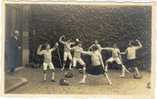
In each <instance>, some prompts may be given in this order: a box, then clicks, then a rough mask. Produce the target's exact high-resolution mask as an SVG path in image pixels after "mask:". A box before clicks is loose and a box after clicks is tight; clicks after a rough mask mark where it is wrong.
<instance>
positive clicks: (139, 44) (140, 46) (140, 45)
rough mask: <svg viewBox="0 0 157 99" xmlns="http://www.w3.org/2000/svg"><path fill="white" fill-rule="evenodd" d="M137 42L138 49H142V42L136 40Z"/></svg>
mask: <svg viewBox="0 0 157 99" xmlns="http://www.w3.org/2000/svg"><path fill="white" fill-rule="evenodd" d="M136 42H137V43H138V46H137V48H138V49H140V48H142V44H141V42H140V41H139V40H136Z"/></svg>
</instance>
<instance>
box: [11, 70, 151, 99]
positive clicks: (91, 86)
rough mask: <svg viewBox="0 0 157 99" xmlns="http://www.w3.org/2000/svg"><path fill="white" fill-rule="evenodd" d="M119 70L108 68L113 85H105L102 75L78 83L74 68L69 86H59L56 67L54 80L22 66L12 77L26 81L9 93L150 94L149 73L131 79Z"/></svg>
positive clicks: (77, 74) (38, 71)
mask: <svg viewBox="0 0 157 99" xmlns="http://www.w3.org/2000/svg"><path fill="white" fill-rule="evenodd" d="M119 75H120V71H119V70H110V72H109V76H110V77H111V80H112V82H113V85H111V86H110V85H107V81H106V79H105V77H104V76H103V75H99V76H92V75H89V76H88V79H87V83H86V84H83V85H81V84H79V83H78V82H79V80H80V79H81V74H80V73H79V72H78V71H77V70H74V77H73V78H71V79H68V80H69V81H70V86H60V85H59V83H58V82H59V79H61V78H62V76H63V73H62V72H61V71H60V70H59V69H56V82H51V81H50V76H49V77H48V79H47V81H45V82H44V81H43V79H42V77H43V76H42V70H41V69H40V68H38V69H34V68H28V67H27V68H24V69H22V70H20V71H18V72H16V73H15V74H14V75H12V76H14V77H25V78H26V79H27V80H28V83H27V84H25V85H23V86H21V87H19V88H17V89H15V90H13V91H10V92H9V94H96V95H98V94H99V95H146V96H150V95H151V89H149V88H147V87H146V84H147V83H148V82H149V81H150V73H149V72H146V71H142V75H143V78H142V79H133V77H132V74H127V75H126V78H120V77H119Z"/></svg>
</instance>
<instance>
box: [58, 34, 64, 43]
mask: <svg viewBox="0 0 157 99" xmlns="http://www.w3.org/2000/svg"><path fill="white" fill-rule="evenodd" d="M64 37H65V36H64V35H62V36H61V37H60V38H59V42H60V43H62V44H65V41H63V38H64Z"/></svg>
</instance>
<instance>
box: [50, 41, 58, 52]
mask: <svg viewBox="0 0 157 99" xmlns="http://www.w3.org/2000/svg"><path fill="white" fill-rule="evenodd" d="M58 45H59V44H58V43H56V44H55V46H54V47H53V48H51V51H54V50H56V48H57V47H58Z"/></svg>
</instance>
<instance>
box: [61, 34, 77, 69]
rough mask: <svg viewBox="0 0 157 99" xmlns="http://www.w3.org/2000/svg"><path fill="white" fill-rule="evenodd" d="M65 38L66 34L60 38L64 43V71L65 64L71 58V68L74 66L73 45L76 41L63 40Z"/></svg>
mask: <svg viewBox="0 0 157 99" xmlns="http://www.w3.org/2000/svg"><path fill="white" fill-rule="evenodd" d="M63 38H65V36H64V35H63V36H61V37H60V39H59V42H60V43H62V44H63V45H64V58H63V67H62V69H61V71H63V70H64V69H65V65H66V61H67V59H69V60H70V64H69V69H71V67H72V55H71V51H70V50H71V49H70V48H71V45H73V44H75V42H71V41H70V40H67V41H63Z"/></svg>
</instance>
